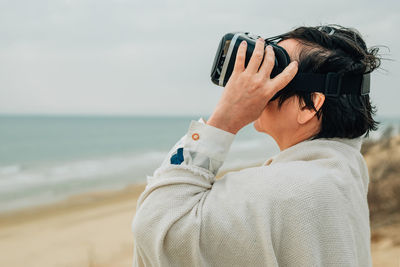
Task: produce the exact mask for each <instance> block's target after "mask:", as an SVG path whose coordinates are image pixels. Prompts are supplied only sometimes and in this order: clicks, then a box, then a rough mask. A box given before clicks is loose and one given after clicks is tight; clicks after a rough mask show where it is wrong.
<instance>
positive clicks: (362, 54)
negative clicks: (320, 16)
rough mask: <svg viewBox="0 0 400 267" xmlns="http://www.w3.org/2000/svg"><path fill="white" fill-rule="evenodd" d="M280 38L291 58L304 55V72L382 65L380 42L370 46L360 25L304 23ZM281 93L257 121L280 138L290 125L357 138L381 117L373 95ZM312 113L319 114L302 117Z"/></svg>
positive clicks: (319, 134)
mask: <svg viewBox="0 0 400 267" xmlns="http://www.w3.org/2000/svg"><path fill="white" fill-rule="evenodd" d="M278 44H279V45H280V46H282V47H284V48H285V49H286V50H287V52H288V54H289V56H290V57H291V60H296V61H298V63H299V67H298V72H313V73H328V72H338V73H343V74H364V73H369V72H372V71H373V70H375V69H376V68H378V67H379V65H380V58H379V57H378V56H377V52H378V48H371V49H368V48H367V46H366V44H365V42H364V40H363V39H362V37H361V35H360V34H359V33H358V32H357V30H355V29H351V28H345V27H342V26H339V25H328V26H324V27H299V28H296V29H294V30H292V31H290V32H289V33H287V34H285V35H284V36H283V38H282V40H281V41H280V42H279V43H278ZM278 96H279V97H278V98H276V99H275V100H273V101H270V102H269V103H268V105H267V107H266V109H265V110H264V112H263V114H262V115H261V116H260V118H259V119H258V120H257V121H256V123H255V125H254V126H255V128H256V129H257V130H259V131H263V132H266V133H268V134H270V135H271V136H272V137H274V138H275V140H277V139H280V138H281V137H280V136H279V135H281V134H284V131H288V130H289V131H291V132H292V133H293V134H295V135H296V134H297V135H300V136H302V137H305V138H306V139H308V138H314V139H317V138H334V137H339V138H356V137H359V136H362V135H364V134H365V135H368V133H369V131H373V130H376V129H377V125H378V123H377V122H376V121H375V120H374V119H373V117H372V116H373V115H374V113H375V111H376V110H375V108H374V107H373V106H372V105H371V103H370V98H369V95H365V96H358V95H341V96H340V97H329V96H324V95H323V94H321V93H309V92H303V91H295V90H286V88H285V89H283V90H281V91H280V92H279V93H278ZM321 102H322V103H321ZM287 108H288V109H289V110H285V109H287ZM310 114H312V115H313V117H312V118H309V120H308V121H306V122H304V120H305V118H300V117H304V116H305V117H306V118H308V117H309V116H306V115H310ZM299 120H300V121H299ZM301 120H303V121H301ZM309 124H312V125H309ZM305 126H307V127H305ZM312 129H314V131H312V132H310V131H311V130H312ZM304 130H306V131H305V132H303V131H304ZM296 131H300V132H296ZM289 133H290V132H289ZM289 133H286V134H289ZM307 135H309V136H308V137H307ZM282 138H283V137H282ZM277 141H278V140H277ZM278 143H279V142H278Z"/></svg>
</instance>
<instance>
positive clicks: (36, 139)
mask: <svg viewBox="0 0 400 267" xmlns="http://www.w3.org/2000/svg"><path fill="white" fill-rule="evenodd" d="M203 117H204V118H207V116H203ZM198 119H199V117H195V116H192V117H171V116H60V115H58V116H48V115H35V116H33V115H31V116H28V115H0V213H3V212H8V211H12V210H17V209H23V208H29V207H32V206H37V205H42V204H48V203H52V202H56V201H60V200H63V199H67V198H68V197H70V196H73V195H77V194H81V193H85V192H92V191H100V190H117V189H121V188H124V187H126V186H127V185H132V184H137V183H145V182H146V177H147V176H149V175H150V176H151V175H152V174H153V172H154V171H155V170H156V169H157V167H158V166H160V164H161V162H162V161H163V160H164V158H165V157H166V156H167V153H168V151H169V150H170V149H171V148H172V147H173V146H174V144H175V143H176V142H177V141H178V140H179V139H180V138H181V137H182V136H183V135H184V134H185V133H186V132H187V130H188V127H189V124H190V122H191V120H198ZM380 121H381V122H382V123H381V126H380V129H379V130H378V131H377V132H373V133H372V134H371V135H370V138H379V137H380V135H381V134H382V133H383V132H384V131H385V129H387V127H389V126H391V125H394V130H395V131H396V130H397V131H398V130H399V125H400V118H399V119H397V118H395V119H393V118H380ZM396 127H397V128H396ZM277 153H279V148H278V146H277V145H276V143H275V142H274V140H273V139H272V138H271V137H269V136H268V135H266V134H263V133H259V132H257V131H256V130H255V129H254V127H253V125H252V124H249V125H248V126H246V127H245V128H244V129H242V130H241V131H239V133H238V134H237V135H236V137H235V140H234V142H233V144H232V146H231V149H230V152H229V154H228V156H227V159H226V161H225V163H224V165H223V166H222V167H221V170H220V171H226V170H230V169H236V168H240V167H245V166H251V165H257V164H261V163H263V162H265V161H266V160H267V159H268V158H269V157H271V156H273V155H275V154H277Z"/></svg>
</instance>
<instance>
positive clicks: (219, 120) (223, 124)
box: [207, 114, 241, 134]
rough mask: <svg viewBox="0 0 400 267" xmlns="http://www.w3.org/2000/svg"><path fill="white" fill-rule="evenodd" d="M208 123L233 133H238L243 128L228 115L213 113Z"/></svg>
mask: <svg viewBox="0 0 400 267" xmlns="http://www.w3.org/2000/svg"><path fill="white" fill-rule="evenodd" d="M207 124H208V125H210V126H213V127H215V128H219V129H221V130H224V131H226V132H230V133H232V134H236V133H237V132H238V131H239V130H240V129H241V127H238V126H236V125H234V124H233V123H232V122H231V119H230V118H228V117H226V116H219V115H217V114H212V115H211V117H210V118H209V119H208V120H207Z"/></svg>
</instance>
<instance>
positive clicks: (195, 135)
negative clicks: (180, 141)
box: [192, 133, 200, 141]
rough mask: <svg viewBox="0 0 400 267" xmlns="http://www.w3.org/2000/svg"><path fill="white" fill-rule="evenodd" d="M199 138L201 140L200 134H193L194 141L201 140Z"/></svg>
mask: <svg viewBox="0 0 400 267" xmlns="http://www.w3.org/2000/svg"><path fill="white" fill-rule="evenodd" d="M199 138H200V135H199V134H198V133H194V134H192V139H193V140H194V141H197V140H199Z"/></svg>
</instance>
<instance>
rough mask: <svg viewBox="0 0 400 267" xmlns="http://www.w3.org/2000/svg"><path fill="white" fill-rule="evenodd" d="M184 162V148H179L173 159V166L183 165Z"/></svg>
mask: <svg viewBox="0 0 400 267" xmlns="http://www.w3.org/2000/svg"><path fill="white" fill-rule="evenodd" d="M182 162H183V147H181V148H178V150H177V151H176V153H175V154H174V155H172V157H171V164H174V165H181V163H182Z"/></svg>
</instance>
